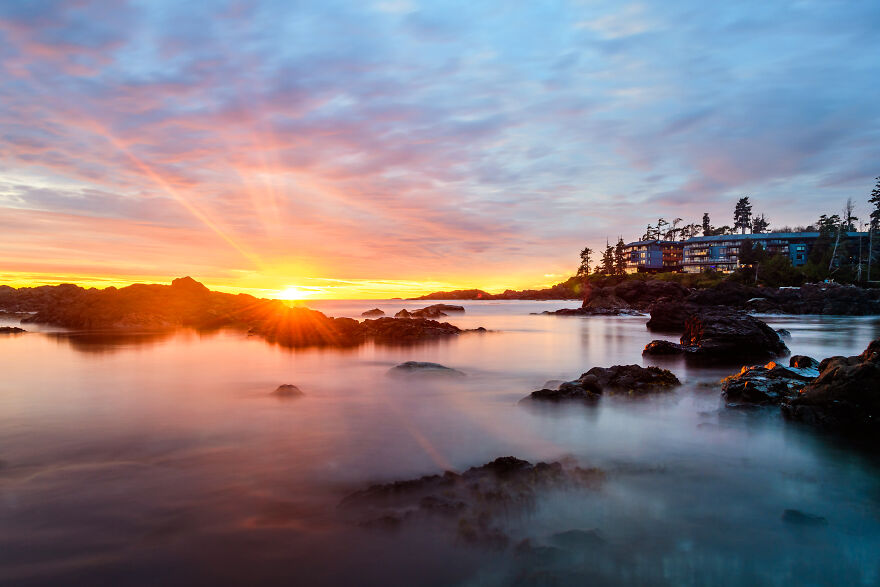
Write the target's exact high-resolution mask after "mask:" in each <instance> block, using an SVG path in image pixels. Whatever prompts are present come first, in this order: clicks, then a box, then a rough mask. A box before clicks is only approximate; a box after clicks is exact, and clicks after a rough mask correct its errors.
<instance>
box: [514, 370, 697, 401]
mask: <svg viewBox="0 0 880 587" xmlns="http://www.w3.org/2000/svg"><path fill="white" fill-rule="evenodd" d="M678 385H681V381H679V380H678V377H676V376H675V374H674V373H672V372H671V371H668V370H666V369H660V368H659V367H641V366H639V365H614V366H613V367H608V368H605V367H593V368H592V369H590V370H589V371H587V372H586V373H584V374H583V375H581V376H580V377H579V378H578V379H575V380H573V381H566V382H564V383H562V384H560V385H559V386H558V387H557V388H556V389H539V390H538V391H534V392H532V393H531V394H530V395H529V396H528V397H526V398H524V400H523V401H554V402H555V401H565V400H582V401H596V400H598V399H599V397H601V396H602V395H631V396H632V395H646V394H649V393H656V392H665V391H670V390H671V389H672V388H673V387H675V386H678Z"/></svg>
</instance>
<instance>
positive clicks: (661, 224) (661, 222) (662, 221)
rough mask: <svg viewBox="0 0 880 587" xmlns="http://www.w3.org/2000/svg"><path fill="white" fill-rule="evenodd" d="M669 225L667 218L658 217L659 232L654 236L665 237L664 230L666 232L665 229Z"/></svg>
mask: <svg viewBox="0 0 880 587" xmlns="http://www.w3.org/2000/svg"><path fill="white" fill-rule="evenodd" d="M667 226H669V223H668V222H666V220H665V219H663V218H658V219H657V232H656V234H657V236H656V237H654V238H658V239H659V238H663V234H664V232H665V230H664V229H665V228H666V227H667Z"/></svg>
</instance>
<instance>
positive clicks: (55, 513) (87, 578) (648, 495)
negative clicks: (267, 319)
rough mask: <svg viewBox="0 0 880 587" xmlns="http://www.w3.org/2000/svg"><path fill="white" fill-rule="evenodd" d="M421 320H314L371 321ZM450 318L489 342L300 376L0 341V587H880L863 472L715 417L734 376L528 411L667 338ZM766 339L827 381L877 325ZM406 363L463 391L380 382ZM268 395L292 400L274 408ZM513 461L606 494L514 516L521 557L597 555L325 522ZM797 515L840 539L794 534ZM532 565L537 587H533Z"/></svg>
mask: <svg viewBox="0 0 880 587" xmlns="http://www.w3.org/2000/svg"><path fill="white" fill-rule="evenodd" d="M423 305H426V303H425V302H418V303H416V302H401V301H389V302H375V301H372V302H362V301H357V302H342V301H334V302H316V303H313V304H311V307H314V308H316V309H320V310H322V311H324V312H326V313H327V314H330V315H335V316H343V315H348V316H359V314H360V312H362V311H364V310H366V309H369V308H372V307H376V306H378V307H380V308H382V309H383V310H385V311H386V312H389V313H392V314H393V312H395V311H397V310H399V309H400V308H402V307H408V308H414V307H421V306H423ZM464 305H465V306H466V307H467V313H466V314H464V315H453V316H450V318H449V319H448V320H449V321H451V322H453V323H454V324H457V325H458V326H461V327H464V328H472V327H476V326H485V327H486V328H489V329H491V330H494V332H489V333H485V334H466V335H462V336H460V337H458V338H456V339H453V340H446V341H441V342H434V343H429V344H424V345H420V346H415V347H406V348H388V347H377V346H374V345H365V346H363V347H360V348H358V349H355V350H345V351H339V350H304V351H290V350H286V349H283V348H280V347H277V346H273V345H270V344H267V343H265V342H264V341H262V340H260V339H257V338H248V337H246V336H244V335H242V334H239V333H234V332H219V333H212V334H201V335H200V334H197V333H194V332H191V331H181V332H177V333H173V334H171V335H167V336H159V337H153V336H150V335H140V336H125V337H115V338H114V337H108V336H101V335H94V334H91V335H88V334H77V333H67V332H61V331H58V330H53V329H48V328H43V329H40V331H39V332H30V333H28V334H25V335H20V336H4V337H2V338H0V582H2V583H4V584H14V585H30V584H59V583H64V584H81V585H95V584H111V583H120V582H125V583H128V584H144V585H147V584H150V585H155V584H163V585H175V584H193V583H205V582H210V581H213V582H214V583H215V584H235V583H250V584H256V583H262V584H273V583H278V584H300V585H324V584H349V585H351V584H358V585H368V584H385V585H432V584H437V585H444V584H464V585H506V584H511V583H513V582H515V581H516V580H518V579H519V580H523V581H525V583H526V584H567V583H570V584H585V583H591V584H597V585H603V584H609V585H612V584H620V583H626V584H641V585H705V584H723V585H755V584H768V585H791V584H798V585H877V584H880V556H878V553H880V462H878V460H877V458H876V457H871V456H866V455H864V454H858V453H856V452H854V451H853V450H851V449H848V448H847V447H845V446H842V445H840V444H838V443H835V442H833V441H832V440H831V439H828V438H824V437H822V436H820V435H817V434H815V433H813V432H812V431H810V430H804V429H802V428H800V427H798V426H795V425H790V424H789V425H787V424H786V423H785V422H783V421H782V420H781V419H780V418H779V417H778V413H777V412H776V411H774V410H766V411H758V412H732V411H725V410H724V409H722V405H721V402H720V397H719V389H718V385H717V381H718V380H719V379H720V378H721V377H723V376H725V375H727V374H729V373H730V372H731V371H732V369H698V368H688V367H686V366H685V365H683V364H680V363H677V362H673V363H666V364H664V366H666V367H668V368H670V369H672V370H673V371H674V372H675V373H676V374H677V375H678V376H679V378H681V379H682V381H683V382H684V386H683V387H682V388H681V389H680V390H679V391H678V392H677V393H675V394H673V395H671V396H668V397H663V398H656V399H649V400H647V401H636V402H633V401H606V402H603V403H601V404H600V405H599V406H597V407H592V408H587V407H583V406H562V407H559V406H548V407H545V408H541V409H538V408H527V407H524V406H521V405H517V401H518V400H519V399H521V398H522V397H523V396H525V395H527V394H528V393H529V392H530V391H532V390H534V389H537V388H540V387H541V386H542V384H543V383H544V382H545V381H547V380H549V379H571V378H574V377H576V376H578V375H579V374H580V373H582V372H583V371H586V370H587V369H589V368H590V367H592V366H610V365H613V364H620V363H640V364H644V363H643V361H642V357H641V349H642V348H643V346H644V345H645V344H646V343H647V342H648V341H649V340H651V339H652V338H656V336H654V335H652V334H650V333H649V332H647V330H646V329H645V326H644V323H645V320H646V318H643V317H619V318H618V317H608V318H606V317H592V318H578V317H555V316H534V315H530V312H539V311H542V310H545V309H555V308H559V307H575V306H576V305H577V303H576V302H567V303H566V302H549V303H545V302H464ZM767 320H768V321H769V322H770V323H771V325H772V326H774V327H782V326H784V327H785V328H788V329H789V330H790V331H791V332H792V339H791V340H790V341H788V344H789V347H790V348H791V350H792V352H793V353H797V354H808V355H811V356H814V357H818V358H822V357H825V356H829V355H835V354H843V355H851V354H856V353H859V352H861V351H862V350H863V349H864V348H865V346H866V345H867V343H868V341H869V340H871V339H872V338H876V337H878V336H880V322H878V320H877V319H875V318H833V317H796V318H786V317H782V318H780V317H770V318H767ZM10 323H11V322H10V321H9V320H6V321H3V322H2V323H0V324H10ZM668 338H673V337H668ZM407 360H421V361H434V362H438V363H442V364H444V365H447V366H450V367H455V368H457V369H460V370H462V371H464V372H466V373H467V377H464V378H460V379H455V380H436V379H432V380H427V381H425V380H418V379H416V380H413V379H405V380H399V379H396V378H389V377H388V376H386V371H387V370H388V369H389V368H390V367H392V366H393V365H395V364H398V363H400V362H403V361H407ZM281 383H292V384H295V385H297V386H299V387H300V388H301V389H302V390H303V391H304V393H305V397H302V398H297V399H293V400H286V401H285V400H282V399H279V398H276V397H274V396H272V395H271V391H272V390H273V389H274V388H275V387H276V386H278V385H279V384H281ZM505 455H514V456H517V457H520V458H524V459H528V460H531V461H536V460H556V459H559V458H562V457H565V456H572V457H574V458H575V459H577V461H579V462H580V463H582V464H584V465H587V466H598V467H601V468H603V469H605V470H606V471H607V474H608V476H607V480H606V482H605V484H604V486H603V487H602V488H601V489H599V490H596V491H584V492H577V491H568V492H552V493H547V494H544V495H542V497H541V498H540V499H539V500H538V502H537V503H536V504H535V505H534V508H532V509H530V510H529V511H527V512H518V511H511V512H510V514H509V515H508V516H507V518H506V519H505V520H504V521H503V523H504V526H505V529H506V531H507V532H508V533H509V534H510V535H511V537H512V540H513V542H512V543H514V544H515V543H516V542H518V541H519V540H521V539H523V538H530V539H531V541H532V543H533V544H536V545H541V544H546V541H547V537H548V536H550V535H551V534H553V533H555V532H560V531H565V530H571V529H593V528H595V529H597V530H598V531H599V532H600V534H601V535H602V536H603V537H604V538H605V541H606V543H605V545H604V546H601V547H596V548H593V549H590V552H578V551H572V552H564V553H561V554H558V556H556V558H554V559H553V560H552V561H550V562H547V563H546V564H545V563H541V564H537V563H536V564H532V562H528V561H527V562H526V563H524V561H523V559H522V557H518V556H517V555H516V554H514V552H513V549H512V548H508V549H506V550H503V551H499V550H492V549H488V548H482V547H479V546H475V545H472V544H463V543H462V542H461V541H460V540H458V539H457V538H456V535H455V534H454V533H450V532H446V531H443V530H442V529H439V530H438V529H437V528H434V527H420V526H419V525H418V524H417V523H413V524H405V525H404V527H403V528H402V529H401V530H400V531H398V532H392V533H389V532H385V531H380V530H376V529H372V530H368V529H363V528H359V527H356V526H354V525H352V524H351V522H350V521H348V520H346V519H344V518H343V516H341V515H340V513H339V510H338V509H337V507H336V506H337V504H338V502H339V500H340V499H341V498H342V497H343V496H344V495H346V494H348V493H350V492H351V491H354V490H357V489H361V488H363V487H364V486H366V485H368V484H370V483H373V482H379V481H391V480H397V479H405V478H410V477H415V476H420V475H424V474H430V473H435V472H440V471H442V470H444V469H456V470H463V469H465V468H467V467H470V466H474V465H479V464H482V463H485V462H487V461H489V460H492V459H494V458H496V457H499V456H505ZM789 508H791V509H798V510H801V511H803V512H807V513H810V514H815V515H820V516H823V517H825V518H826V519H827V520H828V524H827V525H826V526H819V527H801V526H797V525H792V524H790V523H786V522H784V521H783V520H782V513H783V511H784V510H786V509H789ZM542 565H543V566H542ZM524 566H526V567H529V568H531V569H532V570H534V569H543V568H546V569H548V570H547V572H546V573H543V574H542V573H537V574H533V575H531V577H530V578H529V580H531V581H532V583H528V581H526V580H525V578H524V575H522V574H521V573H522V571H523V567H524ZM554 581H555V582H554Z"/></svg>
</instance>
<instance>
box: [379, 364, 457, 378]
mask: <svg viewBox="0 0 880 587" xmlns="http://www.w3.org/2000/svg"><path fill="white" fill-rule="evenodd" d="M388 374H389V375H416V374H418V375H452V376H456V377H461V376H463V375H464V373H462V372H461V371H459V370H458V369H452V368H450V367H445V366H443V365H441V364H439V363H427V362H419V361H407V362H406V363H401V364H400V365H397V366H395V367H392V368H391V369H389V370H388Z"/></svg>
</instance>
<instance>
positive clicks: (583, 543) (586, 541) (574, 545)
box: [550, 528, 606, 550]
mask: <svg viewBox="0 0 880 587" xmlns="http://www.w3.org/2000/svg"><path fill="white" fill-rule="evenodd" d="M550 543H551V544H553V545H554V546H558V547H560V548H567V549H578V550H580V549H587V548H595V547H597V546H602V545H604V544H605V543H606V541H605V539H604V538H603V537H602V534H601V533H600V532H599V531H598V530H596V529H595V528H593V529H591V530H567V531H565V532H557V533H556V534H553V535H552V536H550Z"/></svg>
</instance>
